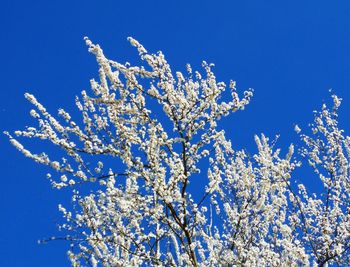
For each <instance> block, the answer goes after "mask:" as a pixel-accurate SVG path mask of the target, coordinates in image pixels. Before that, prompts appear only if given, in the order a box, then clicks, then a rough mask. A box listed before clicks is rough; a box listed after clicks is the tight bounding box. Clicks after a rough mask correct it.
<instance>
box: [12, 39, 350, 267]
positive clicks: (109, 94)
mask: <svg viewBox="0 0 350 267" xmlns="http://www.w3.org/2000/svg"><path fill="white" fill-rule="evenodd" d="M85 40H86V44H87V45H88V47H89V51H90V52H91V53H93V54H94V55H95V56H96V59H97V62H98V65H99V81H95V80H91V88H92V93H91V94H90V95H89V94H88V93H87V92H85V91H83V92H82V95H81V97H80V98H76V104H77V107H78V109H79V111H80V112H81V114H82V117H83V121H82V122H80V123H79V122H75V121H74V120H73V119H72V118H71V116H70V115H69V114H68V113H67V112H66V111H64V110H63V109H60V110H59V112H58V114H59V117H60V118H55V117H54V116H52V115H51V114H50V113H49V112H48V111H47V110H46V108H45V107H44V106H43V105H42V104H40V103H39V102H38V101H37V100H36V98H35V97H34V96H33V95H31V94H25V97H26V98H27V99H28V100H29V101H30V102H31V103H32V104H33V105H34V109H33V110H31V111H30V114H31V116H32V117H34V118H36V119H37V121H38V127H27V128H26V129H25V130H23V131H15V133H14V134H12V135H11V134H10V133H7V132H6V134H7V135H8V136H9V139H10V142H11V143H12V144H13V145H14V146H15V147H16V148H17V149H18V150H19V151H20V152H22V153H23V154H24V155H25V156H27V157H29V158H31V159H33V160H34V161H36V162H38V163H41V164H44V165H48V166H50V167H51V168H52V169H53V170H54V172H53V173H54V175H53V176H52V177H51V175H49V178H50V179H51V181H52V185H53V187H55V188H57V189H60V188H71V189H72V193H73V194H72V195H73V197H72V200H73V205H72V207H71V208H69V209H66V208H64V207H62V206H59V209H60V210H61V211H62V212H63V215H64V217H65V220H66V223H64V224H63V225H61V230H62V231H63V232H64V233H66V234H67V235H65V237H64V238H65V239H67V240H68V241H69V242H70V243H71V247H70V250H69V251H68V255H69V259H70V261H71V264H72V265H73V266H82V265H92V266H98V265H101V266H299V265H300V266H309V265H316V266H317V265H318V266H325V265H327V264H338V265H348V264H350V258H349V257H350V249H349V247H350V183H349V154H350V138H349V137H346V136H344V134H343V131H342V130H340V129H339V128H338V123H337V109H338V107H339V105H340V101H341V99H339V98H338V97H336V96H333V100H334V101H333V102H334V106H333V108H332V109H329V108H327V106H325V105H324V106H323V107H322V110H321V111H320V112H318V113H316V114H315V123H314V124H313V125H312V126H311V128H312V134H311V135H310V136H308V135H307V134H303V133H300V131H301V130H300V128H299V127H298V126H296V131H297V132H298V133H299V134H300V137H301V139H302V140H303V142H304V144H305V145H304V147H303V148H302V149H300V153H299V154H300V156H301V159H302V160H305V161H306V162H308V163H309V165H310V166H311V167H312V168H313V170H314V171H315V173H316V176H317V177H318V178H319V179H320V181H321V182H322V184H323V188H324V190H323V192H322V193H320V194H312V193H311V192H309V191H310V190H307V189H306V188H305V186H303V185H302V184H298V186H295V183H294V181H296V180H295V179H294V178H292V177H293V171H294V170H295V169H296V168H299V167H300V166H301V163H300V162H299V161H297V157H296V156H294V147H293V145H291V146H290V147H289V151H288V153H287V154H286V155H284V156H281V155H280V149H275V147H274V143H273V142H270V141H269V139H268V138H267V137H265V136H264V135H261V136H256V137H255V141H256V144H257V151H258V152H257V153H256V154H255V155H249V154H248V153H247V152H245V151H244V150H241V151H238V150H234V149H233V148H232V146H231V142H230V141H229V140H227V139H226V138H225V132H224V131H223V130H219V128H218V127H217V123H218V122H219V121H220V119H221V118H222V117H224V116H228V115H230V114H231V113H233V112H236V111H239V110H243V109H244V107H245V106H246V105H247V104H248V103H249V101H250V98H251V96H252V91H251V90H248V91H245V92H244V93H243V97H240V96H239V94H238V93H237V91H236V87H235V82H233V81H231V82H230V84H229V86H228V87H229V89H230V91H231V100H230V101H228V102H224V101H222V99H225V98H226V97H224V95H223V92H224V91H225V89H226V88H227V86H226V84H225V83H223V82H218V81H217V80H216V77H215V75H214V73H213V72H212V65H211V64H207V63H206V62H203V70H204V71H203V73H202V74H201V73H200V72H197V71H192V69H191V66H190V65H187V73H186V75H184V74H182V73H181V72H175V73H174V72H173V71H172V70H171V68H170V66H169V64H168V63H167V61H166V60H165V58H164V55H163V54H162V53H161V52H159V53H157V54H151V53H148V52H147V51H146V49H145V48H144V47H143V46H142V45H141V44H139V43H138V42H137V41H136V40H134V39H132V38H129V41H130V43H131V44H132V45H133V46H134V47H136V48H137V50H138V53H139V55H140V58H141V60H142V61H143V62H144V63H145V64H144V65H145V66H132V65H130V64H129V63H126V64H121V63H119V62H116V61H112V60H109V59H107V58H106V57H105V55H104V54H103V51H102V49H101V48H100V46H98V45H95V44H93V43H92V42H91V41H90V40H89V39H87V38H86V39H85ZM13 136H17V137H13ZM19 137H28V138H40V139H44V140H49V141H50V142H51V143H52V144H54V145H56V146H58V147H59V148H61V149H62V150H63V151H64V153H65V154H66V156H64V157H63V158H61V159H58V158H55V155H47V154H46V153H44V152H43V153H34V152H33V151H30V150H28V149H27V148H25V147H24V146H23V145H22V144H21V143H20V142H19V141H18V138H19ZM16 138H17V139H16ZM56 157H57V156H56ZM293 179H294V180H293ZM91 183H92V184H94V185H96V186H95V187H93V188H94V191H93V192H92V193H91V192H90V193H80V192H79V191H78V190H77V188H83V187H88V186H89V184H91ZM52 239H55V238H52Z"/></svg>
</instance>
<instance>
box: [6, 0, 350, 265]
mask: <svg viewBox="0 0 350 267" xmlns="http://www.w3.org/2000/svg"><path fill="white" fill-rule="evenodd" d="M349 12H350V2H349V1H325V0H319V1H316V0H313V1H277V0H275V1H232V0H226V1H219V0H218V1H207V0H198V1H189V0H186V1H185V0H180V1H179V0H177V1H160V0H159V1H154V0H149V1H141V0H140V1H117V0H105V1H97V0H95V1H91V0H85V1H67V0H60V1H54V0H51V1H47V0H46V1H43V0H40V1H34V0H33V1H24V0H22V1H17V0H2V1H1V3H0V29H1V37H0V38H1V42H0V48H1V64H0V77H1V85H0V98H1V99H2V101H1V103H0V127H1V131H3V130H10V131H11V130H15V129H20V128H24V126H26V125H31V124H32V123H33V121H32V120H31V119H30V117H29V115H28V111H29V109H30V108H31V107H30V105H29V104H28V103H27V102H26V101H25V99H24V98H23V93H24V92H27V91H28V92H31V93H34V94H35V95H36V96H37V98H38V99H39V100H40V101H41V102H42V103H43V104H45V105H46V106H47V107H48V109H49V110H50V111H52V112H53V113H55V110H56V109H57V108H59V107H66V108H67V109H68V110H74V96H75V95H77V94H79V92H80V91H81V90H82V89H88V87H89V79H90V78H93V77H96V75H97V67H96V64H95V59H94V57H93V56H92V55H90V54H89V53H88V52H87V49H86V47H85V44H84V42H83V37H84V36H89V37H90V38H91V39H92V40H93V41H94V42H97V43H99V44H101V45H102V47H103V48H104V50H105V52H106V54H107V55H108V56H109V57H111V58H114V59H116V60H120V61H122V62H124V61H127V60H129V59H130V58H132V59H134V58H135V55H136V52H135V51H134V50H133V49H132V48H131V47H130V46H129V44H128V42H127V41H126V37H128V36H133V37H135V38H136V39H138V40H139V41H140V42H141V43H143V44H144V46H145V47H146V48H147V49H148V50H150V51H154V52H155V51H158V50H162V51H163V52H164V54H165V55H166V57H167V59H168V61H169V62H170V63H171V64H172V65H173V66H174V70H176V69H180V70H183V69H184V65H185V63H193V65H195V66H198V65H200V62H201V60H203V59H204V60H206V61H209V62H213V63H215V64H216V68H215V73H216V76H217V77H218V79H219V80H222V81H226V82H228V81H229V79H231V78H232V79H234V80H236V81H237V84H238V88H240V89H241V90H242V91H243V90H244V89H247V88H249V87H252V88H254V89H255V96H254V98H253V101H252V103H251V104H250V105H249V106H248V107H247V109H246V110H245V111H244V112H240V113H236V114H235V115H234V116H232V117H230V119H227V120H224V121H223V123H224V124H223V127H224V128H225V129H226V130H227V133H228V134H229V136H230V137H231V138H232V140H233V145H234V147H245V146H247V147H249V148H251V147H252V146H253V141H252V140H253V134H254V133H261V132H264V133H266V134H267V135H269V136H271V137H273V136H275V135H276V134H281V139H280V143H279V144H280V146H282V147H285V146H286V144H288V143H290V142H295V141H296V140H297V136H296V135H295V133H294V132H293V125H294V123H298V124H300V125H305V124H307V123H308V122H310V121H311V120H312V111H313V110H314V109H317V108H319V107H320V106H321V104H322V102H323V101H328V100H329V93H328V90H329V89H330V88H333V91H334V92H335V93H337V94H338V95H339V96H341V97H343V98H344V101H343V107H342V108H341V116H342V117H341V122H342V126H343V128H345V129H346V130H347V132H349V130H350V125H349V120H348V118H349V115H350V17H349ZM43 147H44V146H42V145H39V146H38V148H39V149H43ZM0 148H1V167H2V173H1V189H0V211H1V212H0V266H13V267H15V266H36V267H40V266H52V267H54V266H67V265H68V262H67V260H66V254H65V253H66V250H67V243H64V242H51V243H49V244H47V245H38V244H37V243H36V241H37V240H38V239H41V238H45V237H48V236H51V235H54V234H56V233H57V232H56V227H55V223H56V222H57V221H58V220H60V214H59V212H58V211H57V204H58V203H61V202H67V194H66V193H65V192H57V191H53V190H51V189H50V186H49V182H48V181H47V180H46V179H45V173H46V172H47V169H45V168H42V167H41V166H39V165H37V164H35V163H34V162H32V161H30V160H28V159H26V158H24V157H23V156H22V155H20V154H19V153H18V151H16V150H15V149H14V148H13V147H11V146H10V145H9V143H8V141H7V139H6V138H5V137H4V136H2V137H1V138H0ZM48 150H50V148H49V149H48Z"/></svg>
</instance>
